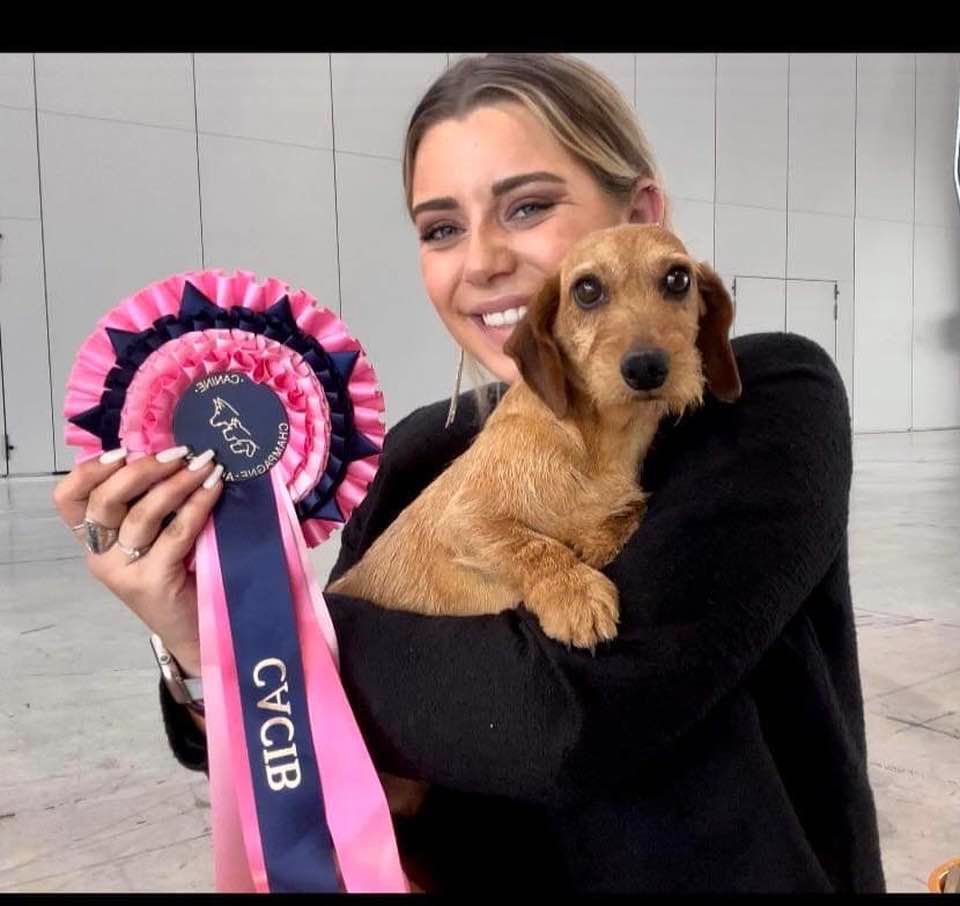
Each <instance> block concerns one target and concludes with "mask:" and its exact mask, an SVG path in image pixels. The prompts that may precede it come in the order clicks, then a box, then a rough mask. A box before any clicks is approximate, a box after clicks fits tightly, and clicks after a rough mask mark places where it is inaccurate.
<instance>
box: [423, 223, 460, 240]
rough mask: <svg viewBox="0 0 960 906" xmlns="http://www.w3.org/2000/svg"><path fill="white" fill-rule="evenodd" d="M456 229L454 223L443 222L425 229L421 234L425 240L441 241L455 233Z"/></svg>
mask: <svg viewBox="0 0 960 906" xmlns="http://www.w3.org/2000/svg"><path fill="white" fill-rule="evenodd" d="M456 229H457V228H456V227H455V226H454V225H453V224H452V223H441V224H438V225H437V226H434V227H430V228H429V229H427V230H425V231H424V232H423V233H421V234H420V238H421V240H423V241H424V242H441V241H443V240H444V239H449V238H450V237H451V236H452V235H453V234H454V232H455V231H456ZM447 231H449V232H447Z"/></svg>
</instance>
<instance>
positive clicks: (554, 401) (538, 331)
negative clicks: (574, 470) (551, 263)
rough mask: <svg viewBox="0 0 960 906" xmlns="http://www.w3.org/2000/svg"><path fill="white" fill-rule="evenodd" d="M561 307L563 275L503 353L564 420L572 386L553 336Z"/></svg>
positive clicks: (553, 281)
mask: <svg viewBox="0 0 960 906" xmlns="http://www.w3.org/2000/svg"><path fill="white" fill-rule="evenodd" d="M559 307H560V275H559V274H557V275H556V276H554V277H551V278H550V279H549V280H548V281H547V282H546V283H545V284H544V286H543V289H541V290H540V293H539V294H538V295H537V298H536V299H535V300H534V301H533V303H532V304H531V305H530V306H529V307H528V308H527V313H526V315H524V317H523V318H522V319H521V320H520V323H519V324H517V326H516V327H515V328H514V329H513V333H512V334H510V337H509V338H508V339H507V342H506V343H504V344H503V351H504V352H505V353H506V354H507V355H508V356H510V358H511V359H513V360H514V362H516V363H517V369H518V370H519V372H520V376H521V377H522V378H523V380H524V382H525V383H526V384H527V386H528V387H530V389H531V390H533V391H534V393H536V394H537V396H539V397H540V399H542V400H543V401H544V402H545V403H546V404H547V405H548V406H549V407H550V408H551V409H552V410H553V412H554V414H555V415H556V416H557V418H563V417H564V415H566V413H567V408H568V407H569V405H570V386H569V384H568V382H567V377H566V371H565V369H564V367H563V357H562V355H561V353H560V348H559V347H558V346H557V343H556V340H555V339H554V336H553V325H554V321H555V320H556V317H557V310H558V309H559Z"/></svg>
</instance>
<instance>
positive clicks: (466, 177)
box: [412, 103, 663, 383]
mask: <svg viewBox="0 0 960 906" xmlns="http://www.w3.org/2000/svg"><path fill="white" fill-rule="evenodd" d="M412 190H413V191H412V201H413V208H412V210H413V216H414V222H415V224H416V229H417V233H418V235H419V237H420V269H421V272H422V274H423V280H424V285H425V286H426V289H427V294H428V295H429V297H430V301H431V302H432V303H433V305H434V307H435V308H436V309H437V313H438V314H439V315H440V318H441V319H442V320H443V323H444V325H445V326H446V328H447V330H448V331H449V332H450V333H451V335H452V336H453V338H454V339H455V340H456V341H457V342H458V343H459V344H460V345H461V346H462V347H463V348H464V349H465V350H466V351H467V352H469V353H472V354H473V356H474V357H475V358H477V359H478V360H479V361H480V362H481V363H482V364H483V365H484V366H485V367H486V368H487V370H489V371H490V372H491V373H492V374H494V375H495V376H496V377H497V378H499V379H500V380H502V381H505V382H507V383H513V381H514V380H515V379H516V377H517V369H516V365H515V364H514V362H513V360H512V359H511V358H509V356H507V355H505V354H504V353H503V344H504V342H505V341H506V339H507V337H509V336H510V334H511V332H512V331H513V326H514V324H515V323H516V321H517V320H518V319H519V317H522V315H523V313H524V309H525V307H526V306H527V305H528V303H530V302H531V301H532V300H533V298H534V297H535V296H536V294H537V292H538V291H539V289H540V287H541V286H542V285H543V283H544V282H545V281H546V280H547V279H548V278H549V277H551V276H552V275H553V274H555V273H556V272H557V271H558V270H559V268H560V262H561V260H562V259H563V256H564V254H565V253H566V251H567V249H568V248H570V246H571V245H572V244H573V243H575V242H576V241H577V240H578V239H580V238H581V237H582V236H584V235H585V234H587V233H589V232H591V231H593V230H597V229H602V228H604V227H609V226H615V225H616V224H618V223H624V222H628V221H630V222H637V223H646V222H659V221H661V220H662V217H663V199H662V196H661V195H660V192H659V190H658V189H657V187H656V185H654V184H653V182H652V180H642V181H640V182H638V184H637V187H636V189H635V192H634V197H633V199H632V200H631V201H630V203H628V204H624V203H622V202H619V201H617V200H614V199H612V198H611V197H610V195H608V194H607V193H606V192H604V191H603V190H602V189H601V188H600V186H599V185H597V183H596V181H595V180H594V178H593V176H592V175H591V174H590V172H589V171H588V170H587V169H586V168H585V167H584V166H583V165H582V164H580V163H579V162H578V161H576V160H575V159H574V158H573V157H572V156H571V155H570V154H569V153H568V152H567V151H566V150H565V149H564V147H563V146H562V145H561V144H560V143H559V142H558V141H557V140H556V139H555V138H554V137H553V135H551V133H550V132H549V131H548V130H547V129H546V128H544V127H543V126H542V125H541V124H540V122H539V121H538V120H537V119H536V117H534V116H533V114H531V113H530V112H529V111H527V109H526V108H525V107H523V106H522V105H520V104H518V103H516V104H515V103H501V104H497V105H491V106H486V107H480V108H478V109H476V110H474V111H473V112H472V113H470V114H468V115H467V116H466V117H464V118H463V119H460V120H456V119H449V120H444V121H443V122H440V123H437V124H436V125H434V126H432V127H431V128H430V129H429V130H428V131H427V132H426V134H425V135H424V137H423V139H422V141H421V144H420V147H419V149H418V152H417V157H416V161H415V166H414V171H413V185H412Z"/></svg>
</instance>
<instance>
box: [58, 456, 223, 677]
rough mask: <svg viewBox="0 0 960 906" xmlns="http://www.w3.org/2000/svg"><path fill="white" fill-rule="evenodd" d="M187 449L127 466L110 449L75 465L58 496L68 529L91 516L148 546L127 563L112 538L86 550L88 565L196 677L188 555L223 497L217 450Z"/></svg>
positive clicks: (127, 541)
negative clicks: (106, 545) (98, 550)
mask: <svg viewBox="0 0 960 906" xmlns="http://www.w3.org/2000/svg"><path fill="white" fill-rule="evenodd" d="M118 453H119V456H118V455H117V454H118ZM187 453H188V450H187V448H186V447H174V448H171V449H170V450H165V451H164V452H162V453H158V454H157V455H156V456H144V457H143V458H141V459H139V460H137V461H136V462H133V463H130V464H127V462H126V459H125V457H124V455H123V453H122V452H121V451H111V452H110V453H107V454H104V456H103V457H101V458H100V459H99V460H98V459H93V460H90V461H89V462H85V463H81V464H80V465H78V466H76V467H75V468H74V469H73V471H72V472H70V474H69V475H67V476H66V477H65V478H64V479H63V480H62V481H60V482H59V484H57V486H56V488H55V489H54V493H53V500H54V503H55V504H56V507H57V510H58V511H59V513H60V516H61V518H62V519H63V521H64V522H65V523H66V524H67V526H68V527H70V528H73V527H74V526H77V525H78V524H79V523H81V522H82V521H83V519H84V518H85V517H86V518H88V519H92V520H93V521H95V522H98V523H99V524H100V525H102V526H105V527H107V528H115V529H117V530H118V536H117V541H118V542H119V544H122V545H124V546H125V547H128V548H132V547H136V548H147V547H149V550H147V551H146V552H145V553H144V554H143V555H141V556H140V557H139V558H138V559H135V560H133V561H130V560H129V559H128V557H127V555H126V554H124V553H123V551H122V550H121V548H120V546H119V544H114V545H113V546H112V547H111V548H110V549H109V550H107V551H105V552H104V553H102V554H92V553H88V554H87V567H88V568H89V570H90V572H91V573H93V575H94V576H95V577H96V578H97V579H99V580H100V581H101V582H102V583H103V584H104V585H106V587H107V588H109V589H110V591H112V592H113V593H114V594H115V595H116V596H117V597H118V598H119V599H120V600H121V601H123V603H124V604H126V605H127V607H129V608H130V610H132V611H133V613H135V614H136V615H137V616H138V617H139V618H140V619H141V620H142V621H143V623H144V624H145V625H146V626H147V627H148V628H149V629H150V630H151V631H152V632H155V633H156V634H157V635H159V636H160V638H161V639H162V640H163V643H164V645H165V646H166V647H167V649H168V650H169V651H170V652H171V654H173V656H174V657H175V658H176V659H177V661H178V662H179V663H180V664H181V666H182V667H183V669H184V670H185V671H186V672H187V673H189V674H191V675H194V676H199V675H200V633H199V625H198V619H197V585H196V579H195V577H194V575H193V573H191V572H188V570H187V569H186V566H185V561H186V559H187V557H188V555H189V553H190V551H191V550H192V549H193V545H194V542H195V541H196V539H197V536H198V535H199V534H200V530H201V529H202V528H203V526H204V524H205V523H206V521H207V517H208V516H209V515H210V511H211V510H212V509H213V505H214V504H215V503H216V502H217V499H218V498H219V496H220V492H221V489H222V487H223V482H222V480H221V474H222V471H223V470H222V467H220V466H216V467H215V466H214V463H213V455H212V452H210V454H209V456H208V455H206V454H202V455H200V456H197V457H194V458H193V459H192V460H190V462H189V464H188V461H187ZM104 460H106V461H104ZM214 473H216V474H214ZM207 485H209V487H208V486H207ZM172 513H175V514H176V515H175V516H174V518H173V519H172V520H171V521H170V522H169V523H168V524H167V525H166V526H164V524H163V523H164V520H165V519H166V517H167V516H168V515H170V514H172Z"/></svg>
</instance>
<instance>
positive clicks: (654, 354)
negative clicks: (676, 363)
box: [620, 349, 670, 390]
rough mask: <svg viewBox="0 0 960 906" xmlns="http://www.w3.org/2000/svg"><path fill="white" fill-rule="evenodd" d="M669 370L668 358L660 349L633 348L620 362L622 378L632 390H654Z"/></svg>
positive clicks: (660, 384) (661, 383)
mask: <svg viewBox="0 0 960 906" xmlns="http://www.w3.org/2000/svg"><path fill="white" fill-rule="evenodd" d="M669 371H670V363H669V359H668V358H667V354H666V352H664V351H663V350H662V349H634V350H633V351H631V352H629V353H627V355H626V356H624V358H623V361H622V362H621V363H620V373H621V374H622V375H623V379H624V380H625V381H626V382H627V383H628V384H629V385H630V386H631V387H633V389H634V390H656V388H657V387H660V386H662V385H663V382H664V381H665V380H666V379H667V374H668V373H669Z"/></svg>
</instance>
